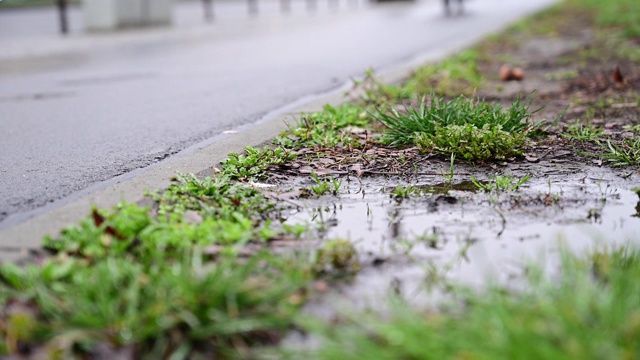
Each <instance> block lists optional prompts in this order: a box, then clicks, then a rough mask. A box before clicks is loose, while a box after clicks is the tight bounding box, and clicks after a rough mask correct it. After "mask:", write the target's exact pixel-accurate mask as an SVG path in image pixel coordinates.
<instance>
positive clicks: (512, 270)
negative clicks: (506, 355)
mask: <svg viewBox="0 0 640 360" xmlns="http://www.w3.org/2000/svg"><path fill="white" fill-rule="evenodd" d="M582 19H584V18H581V17H579V16H577V17H575V18H571V19H570V20H569V21H566V23H565V24H564V25H563V26H560V27H559V31H555V32H554V33H553V34H552V35H549V34H541V35H530V34H529V35H522V34H519V35H514V36H513V37H511V38H509V41H488V42H486V43H484V44H482V45H481V46H480V49H481V51H482V53H483V54H485V56H483V57H482V59H483V60H482V61H481V62H480V63H479V64H478V65H479V68H480V71H481V73H482V74H483V76H484V77H485V78H487V79H488V80H487V81H486V82H485V83H484V85H483V87H482V88H481V89H478V90H477V92H476V96H478V97H479V98H485V99H487V100H491V101H497V102H501V103H504V104H509V103H511V102H512V101H514V100H515V99H517V98H522V97H527V96H528V97H529V98H530V99H532V101H533V102H532V108H533V109H537V108H540V109H541V110H540V111H539V112H538V113H536V114H535V116H534V122H535V121H543V122H545V123H546V124H549V125H550V127H549V128H548V131H547V133H546V134H544V136H541V137H540V138H538V139H535V140H534V141H532V142H531V144H530V146H529V148H528V150H527V151H526V153H525V154H524V156H522V157H521V158H518V159H511V160H509V161H506V162H503V163H493V164H482V165H469V164H460V163H457V164H456V165H455V166H454V170H453V176H451V172H450V167H449V165H450V164H449V161H448V160H447V159H442V158H438V157H431V156H424V155H420V154H418V152H417V151H416V149H404V150H402V151H396V150H391V149H386V148H378V147H375V146H372V147H370V148H365V149H364V150H358V151H354V150H352V149H324V150H323V151H321V153H323V154H324V158H321V159H320V160H318V159H317V158H316V159H314V160H313V161H309V162H305V161H298V162H297V163H294V164H293V165H292V166H287V167H279V168H274V169H272V170H273V179H272V180H275V181H277V182H279V183H280V184H281V188H282V189H283V191H286V190H287V189H295V188H299V187H301V186H307V187H310V186H313V185H314V184H315V182H314V181H313V180H312V179H311V178H310V177H308V175H307V174H309V173H310V172H311V171H315V172H316V173H318V174H320V175H324V176H330V177H334V178H336V179H340V180H341V181H342V182H343V185H342V187H341V189H340V191H339V193H338V194H337V196H336V195H324V196H322V197H320V198H317V199H306V200H305V199H299V200H296V201H298V203H299V204H300V207H299V208H298V211H294V213H292V214H291V217H290V218H289V219H288V221H289V222H292V223H300V222H303V223H304V222H306V223H309V224H311V225H312V226H316V231H317V235H318V239H320V240H318V242H319V243H321V242H322V241H323V240H325V239H334V238H342V239H348V240H350V241H352V242H353V243H354V244H355V246H356V248H357V249H358V251H359V256H360V259H359V260H360V262H361V265H362V268H361V270H360V271H359V272H358V273H357V274H356V275H355V276H353V278H352V279H351V280H350V281H348V282H346V283H343V284H342V285H340V286H337V287H336V288H335V289H333V290H331V291H330V292H329V294H328V296H326V297H323V298H322V299H321V300H317V301H314V302H311V303H310V304H309V305H308V306H307V311H308V312H309V313H312V314H316V315H321V316H323V317H328V318H331V317H334V316H336V311H335V309H343V310H342V311H344V309H353V308H358V309H377V310H382V309H384V308H385V306H386V304H387V302H386V301H385V300H384V299H385V298H386V297H387V295H389V294H400V295H402V296H403V297H405V298H407V299H408V300H410V301H416V302H419V303H431V304H437V303H438V302H439V301H442V296H445V293H443V292H441V291H435V292H434V291H432V292H429V293H428V295H427V292H425V291H424V290H425V288H428V286H425V285H429V284H434V283H436V282H437V281H438V280H442V279H443V278H445V279H449V280H454V281H455V282H457V283H462V284H467V285H471V286H483V285H484V284H486V283H487V281H490V282H499V283H502V284H506V285H509V286H514V287H517V286H520V285H519V281H520V279H521V275H522V274H523V273H524V272H525V271H526V269H527V267H528V266H529V265H530V264H532V263H533V264H536V266H539V267H541V268H542V269H545V270H548V271H549V272H550V273H551V274H552V273H553V271H554V270H556V269H557V268H558V265H559V260H560V255H559V254H560V250H561V249H562V248H568V249H570V250H575V251H579V252H586V251H589V250H593V249H595V248H597V247H599V246H615V245H618V244H623V243H628V242H635V243H640V237H639V236H638V235H637V234H640V202H639V200H640V199H639V197H638V195H637V194H636V192H635V191H633V190H632V189H634V188H635V187H636V186H638V185H640V175H639V173H638V166H637V165H632V166H622V167H616V166H612V165H613V163H612V162H611V161H609V160H607V159H606V158H603V157H602V156H600V155H601V154H602V153H603V152H605V151H606V149H605V148H603V146H602V144H605V143H606V140H605V139H608V140H609V141H612V142H616V141H623V140H624V139H638V135H637V134H638V131H637V130H634V128H633V127H634V126H637V125H638V124H640V107H639V106H638V105H639V99H640V64H638V63H637V62H633V61H631V60H629V59H628V58H626V57H624V56H620V55H619V54H618V53H617V52H616V51H614V50H611V49H610V47H611V44H610V43H608V41H609V40H608V39H607V38H606V37H603V36H602V35H601V34H594V33H592V32H591V31H590V30H589V23H587V22H586V20H582ZM503 40H504V39H503ZM624 45H625V46H627V45H629V43H624ZM486 54H493V55H492V56H487V55H486ZM594 54H597V56H594ZM505 63H508V64H509V65H510V66H512V67H514V66H517V67H521V68H522V69H523V71H524V75H525V76H524V79H523V80H522V81H510V82H504V81H501V79H500V68H501V66H502V65H504V64H505ZM616 69H617V70H616ZM616 72H617V73H618V74H616ZM620 76H622V79H621V78H620ZM559 117H560V118H559ZM558 118H559V120H557V121H556V119H558ZM577 121H579V122H580V123H582V124H588V125H593V126H596V127H598V128H601V129H602V133H601V135H600V136H601V137H600V138H596V139H593V140H590V141H583V140H576V139H570V138H566V137H565V136H563V135H562V134H563V133H564V132H566V131H567V129H568V128H569V127H570V126H571V125H573V124H575V123H576V122H577ZM367 136H371V134H363V135H361V137H362V138H363V139H365V138H366V137H367ZM598 142H599V143H598ZM317 152H318V149H302V150H301V151H300V154H299V155H308V154H312V153H317ZM494 175H511V176H514V177H517V178H522V177H524V176H525V175H529V176H531V179H530V180H529V181H528V182H526V183H525V184H524V185H523V186H522V187H521V188H520V189H519V190H518V191H515V192H499V191H497V192H496V191H492V192H485V191H480V190H479V189H478V187H477V186H475V185H474V184H473V183H472V182H471V181H470V180H471V177H473V178H475V179H476V180H478V181H486V180H488V179H489V178H490V177H491V176H494ZM398 185H401V186H403V187H406V186H408V185H411V186H414V187H416V188H417V189H419V190H418V191H417V192H415V193H413V194H412V195H410V196H409V197H408V198H398V197H396V196H394V195H393V190H394V189H395V188H396V186H398ZM319 219H320V225H319V226H318V225H317V223H318V220H319ZM313 224H316V225H313ZM318 245H319V244H318ZM328 305H330V306H328ZM339 311H340V310H339ZM299 341H300V339H299V338H297V337H295V336H293V339H292V340H291V343H298V342H299Z"/></svg>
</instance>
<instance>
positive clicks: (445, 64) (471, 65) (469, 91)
mask: <svg viewBox="0 0 640 360" xmlns="http://www.w3.org/2000/svg"><path fill="white" fill-rule="evenodd" d="M478 60H479V53H478V52H477V51H476V50H465V51H463V52H461V53H459V54H457V55H454V56H451V57H448V58H447V59H445V60H443V61H441V62H438V63H436V64H431V65H426V66H423V67H420V68H418V69H417V70H416V71H415V73H414V74H413V76H412V77H411V79H409V80H408V81H407V83H406V84H405V85H404V86H403V89H404V91H403V92H404V93H408V94H414V97H419V96H424V95H427V94H429V93H431V92H432V91H435V92H436V93H438V94H440V95H444V96H459V95H460V94H463V95H467V96H471V95H473V93H474V92H475V90H476V89H477V88H479V87H480V86H481V85H482V81H483V80H484V79H483V76H482V74H481V73H480V71H479V70H478Z"/></svg>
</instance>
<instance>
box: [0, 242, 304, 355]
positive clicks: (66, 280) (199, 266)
mask: <svg viewBox="0 0 640 360" xmlns="http://www.w3.org/2000/svg"><path fill="white" fill-rule="evenodd" d="M294 264H295V263H292V262H289V261H287V260H286V259H284V258H282V257H280V258H279V257H275V256H272V255H268V254H265V253H260V254H257V255H254V256H251V257H249V258H248V259H246V260H244V261H237V259H236V258H235V257H233V256H231V257H223V258H222V259H219V260H218V261H217V262H215V263H210V262H206V261H205V258H204V257H203V254H202V253H201V252H199V251H198V250H197V249H196V250H194V251H185V252H184V254H183V256H182V257H180V258H179V259H174V258H168V257H165V256H164V254H163V253H162V252H161V251H158V252H157V253H156V254H154V257H153V260H150V261H143V262H135V261H130V260H128V259H125V258H122V257H107V258H105V259H104V260H102V261H98V262H96V263H93V264H89V263H87V262H84V261H82V260H76V259H61V258H56V259H53V260H50V261H47V262H45V264H43V265H42V266H36V265H30V266H27V267H25V268H19V267H17V266H14V265H4V266H3V267H2V268H0V282H1V283H2V285H1V287H2V292H3V296H4V297H5V298H8V299H11V303H10V304H12V305H9V308H12V306H13V308H16V309H17V310H15V311H11V312H9V313H5V314H4V315H2V316H0V336H1V337H2V338H4V342H3V343H1V344H0V354H1V353H16V352H17V351H18V350H19V348H21V347H22V348H24V347H27V346H29V345H37V344H44V345H45V346H46V348H47V352H48V353H49V354H58V356H59V358H71V357H78V356H82V355H83V354H84V355H85V356H91V354H94V355H95V354H96V353H98V351H99V350H98V345H99V344H103V345H104V344H106V345H108V346H111V347H113V348H128V347H131V348H132V349H133V353H134V354H138V355H137V356H136V357H137V358H147V359H154V358H156V359H157V358H165V357H166V356H168V355H169V354H173V355H174V356H179V357H180V356H181V357H186V356H188V355H189V354H192V353H194V352H200V353H205V354H206V353H209V354H210V355H212V356H215V355H230V354H233V353H236V354H237V352H238V351H246V350H247V349H243V347H245V346H250V345H252V344H254V345H255V344H260V343H270V342H272V341H273V339H275V338H277V337H278V336H280V335H279V334H281V333H282V332H283V331H284V330H285V329H287V328H288V327H289V326H290V325H291V323H292V320H293V316H294V314H295V313H296V311H297V308H298V307H299V306H300V305H301V301H299V300H297V299H296V296H297V294H298V293H299V292H300V291H301V290H302V289H304V288H305V286H306V283H307V282H308V280H309V275H310V274H311V272H310V271H308V270H309V269H307V270H305V269H304V268H302V267H300V266H298V265H294ZM3 303H5V302H3ZM3 348H4V349H3Z"/></svg>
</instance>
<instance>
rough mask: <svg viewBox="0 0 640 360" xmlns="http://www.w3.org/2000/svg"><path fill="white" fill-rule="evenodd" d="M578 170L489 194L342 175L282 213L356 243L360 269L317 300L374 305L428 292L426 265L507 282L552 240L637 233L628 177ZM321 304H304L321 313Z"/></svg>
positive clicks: (467, 279) (570, 245) (545, 263)
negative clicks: (398, 191)
mask: <svg viewBox="0 0 640 360" xmlns="http://www.w3.org/2000/svg"><path fill="white" fill-rule="evenodd" d="M587 173H592V174H594V173H595V174H598V173H599V175H598V176H592V177H585V176H584V175H575V176H569V177H567V179H565V180H564V181H562V182H561V183H560V182H557V183H549V182H548V181H547V180H545V179H531V180H530V181H529V182H528V183H527V184H525V186H523V187H522V188H521V190H520V191H519V192H516V193H509V194H498V195H496V194H495V193H484V192H477V190H476V188H475V185H473V184H472V183H471V182H462V183H454V184H447V183H440V184H435V185H416V186H418V187H419V188H420V189H421V195H412V196H410V197H409V198H408V199H404V200H398V199H396V198H394V197H392V196H390V193H392V192H393V189H395V188H396V186H397V185H398V183H397V182H393V181H389V183H388V184H375V185H372V184H365V185H366V186H363V187H362V188H366V189H367V191H368V192H366V193H365V192H363V191H362V190H361V187H360V186H356V184H354V183H351V184H347V185H346V186H345V187H343V191H344V193H343V194H341V195H340V197H339V198H331V197H325V198H322V199H320V200H307V201H305V202H304V204H305V206H307V210H306V211H303V212H301V213H299V214H297V215H295V216H293V217H292V218H290V219H289V221H290V222H309V223H311V222H312V220H315V221H317V220H319V219H320V220H322V223H323V224H324V228H323V229H321V231H319V235H320V238H323V239H330V238H344V239H349V240H351V241H352V242H353V243H354V244H355V246H356V248H357V249H358V252H359V254H360V259H361V262H362V265H363V269H362V270H361V271H360V273H359V274H358V275H357V276H356V277H355V278H354V280H353V282H352V283H350V284H348V285H345V286H344V287H342V288H341V289H339V290H337V291H336V293H335V294H331V296H329V297H327V299H326V300H323V301H338V302H340V303H343V304H344V303H346V304H347V306H355V307H357V308H380V307H384V306H385V301H384V300H382V299H384V298H385V297H386V295H388V294H389V293H390V292H400V293H401V294H403V295H404V296H405V297H409V298H415V299H421V300H420V301H429V302H431V300H428V299H425V298H423V293H424V292H423V291H421V289H423V287H424V285H425V284H426V280H427V278H428V274H446V277H447V278H448V279H452V280H454V281H455V282H457V283H462V284H466V285H470V286H483V285H484V284H486V282H487V280H490V281H494V282H496V281H497V282H499V283H503V284H508V283H510V282H517V280H518V278H519V277H520V276H521V274H522V273H523V271H524V270H525V267H526V265H527V264H529V263H531V262H534V263H536V264H537V265H538V266H541V267H542V268H543V269H545V270H547V271H549V272H553V271H554V270H556V269H557V268H558V266H559V250H560V248H561V247H566V248H567V249H569V250H572V251H575V252H577V253H584V252H585V251H588V250H592V249H594V248H596V247H597V246H603V245H607V246H614V245H621V244H625V243H628V242H635V243H640V236H639V235H638V234H640V218H639V210H640V202H639V198H638V195H637V194H635V193H634V192H632V191H630V190H628V189H631V188H632V187H634V182H633V181H631V180H623V179H621V178H619V177H616V176H615V175H613V174H612V173H610V172H608V170H606V169H599V168H594V169H588V170H587ZM363 181H367V180H363ZM377 181H379V180H377ZM403 185H405V186H406V184H403ZM472 186H473V187H472ZM328 308H329V307H327V306H320V305H319V304H315V305H314V304H311V305H310V306H309V309H310V312H311V313H314V314H316V315H325V316H326V315H327V312H331V310H328Z"/></svg>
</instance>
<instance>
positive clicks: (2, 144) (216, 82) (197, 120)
mask: <svg viewBox="0 0 640 360" xmlns="http://www.w3.org/2000/svg"><path fill="white" fill-rule="evenodd" d="M553 2H554V1H553V0H535V1H533V0H532V1H525V0H521V1H515V0H473V1H470V2H468V4H467V11H466V14H465V15H463V16H457V17H450V18H445V17H444V16H443V15H442V9H441V7H440V4H439V2H434V1H425V2H416V3H399V4H385V6H365V5H363V4H360V5H359V6H357V7H355V6H352V5H349V4H341V5H340V6H341V7H342V8H340V7H339V8H338V9H333V10H332V9H330V8H329V7H327V8H326V9H325V10H318V11H317V12H307V11H306V10H305V9H304V8H301V9H298V10H296V8H295V7H294V9H293V11H292V12H291V13H290V14H288V15H283V14H280V12H279V11H278V6H279V4H278V3H276V2H272V3H261V4H265V5H262V7H261V13H260V15H259V16H254V17H251V16H247V15H246V13H244V10H246V8H244V7H238V6H237V5H238V4H237V3H233V4H231V3H230V4H229V9H231V8H234V6H235V10H233V11H231V10H229V12H228V13H225V12H224V11H223V10H224V9H225V7H224V6H223V5H222V4H218V7H217V8H216V16H217V19H216V21H215V22H214V23H213V24H211V25H204V24H202V23H200V22H199V21H200V20H198V16H199V15H197V14H201V12H199V11H200V9H199V8H196V7H194V4H187V5H181V6H182V7H179V10H178V11H177V14H179V13H181V12H182V13H183V15H180V16H182V18H181V19H183V20H180V21H178V20H177V19H176V26H175V27H174V28H172V29H147V30H138V31H128V32H123V33H118V34H100V35H84V34H82V33H81V32H79V30H78V29H77V28H76V29H75V30H74V32H72V35H71V36H69V37H68V38H62V37H60V36H57V35H54V34H48V32H46V31H43V29H44V28H45V27H44V26H43V28H42V29H40V30H39V31H36V29H32V30H24V31H22V32H19V31H17V30H16V31H17V33H16V36H15V37H12V36H11V34H10V32H11V29H10V27H6V26H7V25H0V30H2V31H0V33H2V35H1V37H0V49H2V50H1V51H0V122H1V124H2V133H1V134H0V169H1V170H0V172H1V177H0V230H3V229H9V228H11V227H15V226H16V225H17V224H20V223H23V222H24V221H26V220H27V219H29V218H32V217H34V216H36V215H38V214H40V213H44V212H51V211H52V210H53V209H56V208H61V207H64V206H66V205H68V204H69V202H71V201H73V200H75V199H77V198H78V197H79V196H81V195H82V196H83V195H87V194H91V193H96V194H97V193H99V192H100V191H103V192H104V190H105V189H108V188H109V187H110V186H111V187H112V186H113V185H114V184H116V183H119V182H123V183H124V182H127V181H130V180H128V179H133V180H131V181H132V182H135V181H134V180H135V178H137V177H141V176H144V174H145V172H147V169H152V170H153V169H154V167H155V168H157V167H162V166H163V165H162V164H164V163H168V161H170V160H171V159H172V158H174V157H176V156H175V154H178V153H179V152H180V151H183V150H184V149H191V150H188V152H192V153H193V155H197V156H200V157H199V159H200V160H198V162H197V163H198V164H199V165H198V166H199V169H204V168H206V167H207V166H208V165H213V159H216V158H220V156H223V155H224V153H225V152H226V151H232V150H233V151H237V150H238V149H239V148H241V146H242V145H243V144H245V145H251V144H253V143H256V141H258V140H259V139H260V138H261V136H262V139H261V141H264V140H267V138H268V136H272V135H273V134H274V132H273V129H272V130H270V131H264V132H262V133H260V132H259V131H258V132H257V133H256V131H254V132H253V133H252V135H247V138H246V141H244V140H245V139H244V138H242V136H244V135H239V136H240V137H239V138H236V139H235V142H234V143H233V144H234V145H233V146H229V148H220V147H219V146H218V147H217V148H216V150H215V151H217V152H218V153H216V154H215V156H212V155H205V156H204V158H203V155H202V152H198V151H195V150H194V149H196V148H198V147H202V146H201V145H202V144H209V145H211V144H213V145H215V143H216V141H218V140H217V139H221V137H223V135H222V134H223V133H224V132H225V131H226V130H232V129H243V128H244V129H247V128H252V127H254V125H253V124H255V123H256V122H258V121H259V120H261V119H262V120H263V121H265V120H264V119H263V116H264V115H265V114H267V113H269V112H272V111H275V110H277V109H281V108H282V107H283V106H286V105H287V104H291V103H292V102H294V101H296V100H300V99H304V98H305V97H306V96H309V95H313V94H320V93H323V92H326V91H329V90H331V89H336V88H338V87H340V86H342V85H344V84H345V83H346V82H347V81H348V80H349V79H350V78H351V77H352V76H358V75H360V74H362V73H363V71H364V70H366V69H367V68H370V67H373V68H375V69H379V70H380V71H382V72H384V70H385V69H392V68H394V66H397V65H398V64H401V63H403V62H406V61H407V60H408V59H414V58H416V57H419V56H420V55H421V54H422V55H424V54H429V57H430V58H433V57H434V56H443V55H446V54H447V53H448V52H451V51H454V50H456V49H459V48H460V47H462V46H465V45H468V44H470V43H472V42H474V41H477V40H479V39H480V38H481V37H482V36H484V35H486V34H487V33H490V32H493V31H497V30H499V29H500V28H502V27H504V26H505V25H506V24H508V23H510V22H513V21H515V20H516V19H518V18H519V17H521V16H524V15H526V14H528V13H530V12H532V11H535V10H537V9H540V8H542V7H544V6H547V5H549V4H551V3H553ZM266 4H271V5H270V6H271V7H269V6H267V5H266ZM320 8H321V5H320V4H319V9H320ZM188 9H190V10H188ZM268 9H271V10H268ZM39 11H42V10H39ZM189 11H190V12H189ZM187 13H189V14H190V15H189V16H187V15H185V14H187ZM21 14H26V13H25V12H18V11H11V12H4V11H3V12H0V24H8V23H9V22H7V19H9V18H12V19H13V20H12V21H14V23H15V22H16V21H17V22H19V21H18V20H16V17H18V16H20V17H22V16H25V18H24V19H26V18H28V16H26V15H21ZM225 14H228V17H225V16H226V15H225ZM243 14H244V15H243ZM29 16H33V18H32V19H35V18H37V16H46V15H43V13H40V14H39V15H34V14H30V15H29ZM74 16H76V18H75V19H78V18H79V17H78V13H76V15H74ZM73 19H74V18H72V22H73V21H80V20H73ZM188 19H191V20H188ZM29 21H35V20H29ZM24 22H25V23H26V22H27V20H24ZM16 26H17V25H16ZM21 26H22V25H21ZM17 28H20V27H19V26H17ZM72 29H74V28H73V27H72ZM7 32H9V34H7ZM45 33H46V34H45ZM198 144H200V145H198ZM220 144H224V142H220ZM190 156H191V155H190ZM206 158H211V159H212V163H211V164H208V165H205V164H206V160H203V159H206ZM203 161H204V162H203ZM183 164H188V161H187V162H183ZM169 170H171V171H175V170H183V171H194V169H193V168H192V167H189V166H185V167H181V168H177V169H175V168H171V169H169ZM196 170H197V169H196ZM150 172H151V173H152V172H153V171H150ZM165 175H166V172H164V173H163V176H165ZM143 183H144V182H143ZM144 184H147V185H148V184H149V183H144ZM153 184H154V185H155V184H157V183H153ZM138 186H140V185H138ZM119 189H120V190H117V191H119V193H118V194H119V196H122V194H124V193H127V194H131V193H132V192H131V188H129V189H128V190H123V189H122V188H119ZM138 190H140V189H139V188H136V191H138ZM114 191H116V190H114ZM116 197H117V196H116ZM131 200H135V199H131ZM93 202H97V203H100V201H98V199H97V198H96V197H94V198H93ZM67 216H68V214H67ZM58 218H59V220H60V219H62V220H64V221H68V222H72V221H74V220H73V216H68V217H65V216H64V214H62V213H61V215H60V216H58ZM12 236H15V232H13V233H12V232H6V231H5V232H2V233H0V240H1V241H0V245H6V244H10V243H12Z"/></svg>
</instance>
